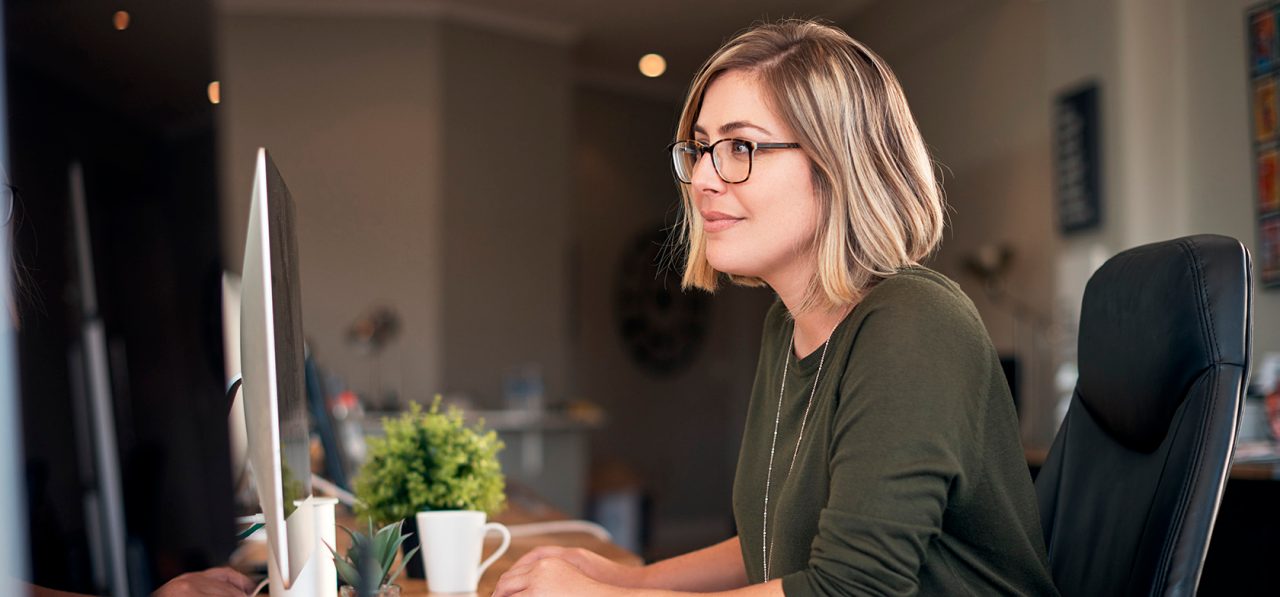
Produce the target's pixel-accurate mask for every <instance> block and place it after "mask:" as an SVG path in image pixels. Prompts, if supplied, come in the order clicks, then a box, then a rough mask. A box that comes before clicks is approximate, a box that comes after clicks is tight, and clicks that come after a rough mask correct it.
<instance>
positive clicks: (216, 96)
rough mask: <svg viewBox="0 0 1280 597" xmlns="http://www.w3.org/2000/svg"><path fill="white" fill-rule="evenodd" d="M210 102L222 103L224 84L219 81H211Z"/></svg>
mask: <svg viewBox="0 0 1280 597" xmlns="http://www.w3.org/2000/svg"><path fill="white" fill-rule="evenodd" d="M209 103H211V104H220V103H222V84H221V83H218V82H217V81H214V82H212V83H209Z"/></svg>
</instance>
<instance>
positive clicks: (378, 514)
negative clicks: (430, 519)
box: [355, 395, 507, 578]
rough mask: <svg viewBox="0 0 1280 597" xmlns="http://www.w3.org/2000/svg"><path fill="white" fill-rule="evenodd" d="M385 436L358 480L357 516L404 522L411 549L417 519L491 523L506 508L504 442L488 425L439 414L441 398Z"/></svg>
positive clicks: (418, 573) (373, 443) (412, 567)
mask: <svg viewBox="0 0 1280 597" xmlns="http://www.w3.org/2000/svg"><path fill="white" fill-rule="evenodd" d="M382 427H383V430H384V431H385V432H386V435H385V436H384V437H381V438H372V439H370V440H369V458H368V460H367V461H366V462H365V464H364V467H363V468H362V469H361V471H360V476H359V478H357V479H356V483H355V490H356V496H357V497H358V498H359V502H358V504H357V506H356V512H357V514H359V515H361V516H365V517H368V518H370V519H372V520H374V521H376V522H377V523H379V524H383V525H386V524H392V523H395V522H398V521H404V524H405V527H406V529H407V530H409V531H410V532H411V536H410V537H409V539H408V540H407V541H406V542H405V544H404V547H405V549H406V550H407V549H410V548H413V547H415V546H416V545H417V544H418V538H419V537H421V536H422V534H421V529H418V528H417V522H416V520H415V517H416V515H417V514H418V513H419V512H434V511H441V510H454V511H478V512H482V513H484V514H485V515H492V514H496V513H498V512H500V511H502V509H503V508H505V507H506V501H507V499H506V494H505V488H506V483H505V479H504V478H503V475H502V466H501V465H500V464H499V463H498V451H499V450H502V448H503V444H502V441H501V440H499V439H498V436H497V434H496V433H494V432H493V431H485V430H484V422H483V421H481V422H478V423H477V424H476V425H475V426H474V427H469V426H467V425H466V424H465V422H464V421H463V418H462V413H461V412H459V411H458V410H457V409H455V408H450V409H449V410H448V412H441V411H440V396H438V395H437V396H436V398H435V400H434V401H433V402H432V404H431V409H430V410H428V411H426V412H423V410H422V407H421V406H420V405H418V404H417V403H413V404H411V405H410V407H409V411H408V412H406V413H404V414H402V415H401V416H399V417H397V418H394V419H383V420H382ZM405 559H406V560H411V561H409V564H408V566H407V567H406V569H405V570H406V572H407V573H408V575H409V576H410V577H413V578H423V576H424V575H423V566H422V559H421V558H405Z"/></svg>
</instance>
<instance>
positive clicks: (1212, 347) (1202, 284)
mask: <svg viewBox="0 0 1280 597" xmlns="http://www.w3.org/2000/svg"><path fill="white" fill-rule="evenodd" d="M1186 244H1187V246H1188V247H1190V249H1191V254H1192V260H1191V264H1192V266H1193V271H1195V273H1196V290H1198V291H1199V295H1200V309H1199V311H1200V313H1201V314H1202V315H1203V316H1204V318H1205V319H1206V324H1207V325H1208V333H1209V334H1208V338H1206V339H1207V340H1208V342H1209V354H1210V355H1211V356H1210V358H1211V359H1212V362H1213V363H1214V364H1217V363H1221V362H1222V347H1221V346H1219V344H1218V329H1217V324H1216V322H1215V321H1214V318H1213V304H1212V302H1211V301H1210V300H1209V283H1208V276H1206V275H1205V273H1204V258H1203V256H1201V254H1200V246H1199V245H1197V244H1196V243H1195V241H1193V240H1190V239H1188V240H1187V241H1186Z"/></svg>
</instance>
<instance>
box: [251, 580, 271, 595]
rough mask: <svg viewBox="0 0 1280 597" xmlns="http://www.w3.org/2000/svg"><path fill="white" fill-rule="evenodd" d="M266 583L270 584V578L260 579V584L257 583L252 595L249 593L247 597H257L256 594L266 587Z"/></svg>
mask: <svg viewBox="0 0 1280 597" xmlns="http://www.w3.org/2000/svg"><path fill="white" fill-rule="evenodd" d="M268 582H271V579H270V578H264V579H262V582H260V583H258V588H256V589H254V590H253V592H252V593H249V597H257V595H258V593H261V592H262V589H263V588H264V587H266V586H267V583H268Z"/></svg>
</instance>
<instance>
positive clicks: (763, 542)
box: [760, 323, 839, 582]
mask: <svg viewBox="0 0 1280 597" xmlns="http://www.w3.org/2000/svg"><path fill="white" fill-rule="evenodd" d="M836 325H837V326H838V325H839V323H837V324H836ZM835 332H836V330H835V327H832V328H831V334H829V335H828V336H827V341H826V342H823V343H822V356H821V357H819V358H818V371H817V373H815V374H814V376H813V389H811V390H809V402H808V403H807V404H805V406H804V414H803V415H802V416H801V417H800V433H799V435H798V436H797V437H796V447H795V450H793V451H792V452H791V465H790V466H788V467H787V475H786V476H785V477H783V478H782V481H783V482H786V480H787V479H789V478H791V469H793V468H795V466H796V457H797V456H799V455H800V442H801V441H803V440H804V427H805V425H806V424H807V423H808V422H809V409H810V408H812V407H813V396H814V395H815V394H817V393H818V381H819V380H820V379H821V378H822V366H823V365H824V364H826V362H827V348H828V347H830V346H831V336H832V335H835ZM795 341H796V330H795V324H794V323H793V324H792V327H791V342H788V343H787V345H786V351H785V352H783V356H782V385H781V387H779V388H778V412H777V414H776V415H774V418H773V441H771V442H770V443H769V469H768V472H767V473H766V476H765V478H764V515H763V516H762V517H761V521H762V522H761V525H760V529H761V531H760V552H761V554H760V555H761V561H762V562H763V564H764V582H769V556H770V554H772V553H773V544H772V539H771V538H770V537H769V489H770V486H771V485H772V483H773V455H774V449H775V448H776V447H777V446H778V424H779V423H780V422H781V421H782V396H783V394H784V393H785V392H786V389H787V370H788V368H789V367H790V366H791V354H790V353H791V346H792V345H793V344H795ZM775 534H776V533H775Z"/></svg>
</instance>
